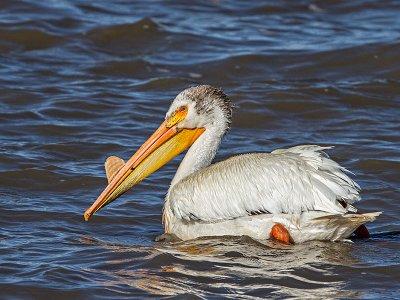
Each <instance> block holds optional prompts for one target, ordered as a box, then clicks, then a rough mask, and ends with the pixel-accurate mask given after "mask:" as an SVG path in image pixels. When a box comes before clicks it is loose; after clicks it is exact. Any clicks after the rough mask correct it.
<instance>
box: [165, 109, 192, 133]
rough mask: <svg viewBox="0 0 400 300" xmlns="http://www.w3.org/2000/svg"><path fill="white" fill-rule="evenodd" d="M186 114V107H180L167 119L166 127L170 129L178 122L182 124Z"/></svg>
mask: <svg viewBox="0 0 400 300" xmlns="http://www.w3.org/2000/svg"><path fill="white" fill-rule="evenodd" d="M187 113H188V107H187V106H186V105H183V106H180V107H179V108H177V109H176V110H175V111H174V112H173V113H172V114H171V116H170V117H169V118H168V119H167V127H168V128H169V127H172V126H174V125H176V124H178V123H179V122H182V121H183V120H184V119H185V118H186V115H187Z"/></svg>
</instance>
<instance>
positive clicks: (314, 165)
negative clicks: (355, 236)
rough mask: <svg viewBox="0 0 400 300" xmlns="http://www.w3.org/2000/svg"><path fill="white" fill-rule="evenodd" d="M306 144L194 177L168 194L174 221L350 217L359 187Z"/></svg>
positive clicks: (210, 169)
mask: <svg viewBox="0 0 400 300" xmlns="http://www.w3.org/2000/svg"><path fill="white" fill-rule="evenodd" d="M330 148H331V147H320V146H316V145H302V146H297V147H293V148H289V149H279V150H276V151H273V152H272V153H254V154H244V155H238V156H234V157H231V158H229V159H227V160H225V161H222V162H219V163H216V164H213V165H211V166H209V167H207V168H204V169H202V170H200V171H198V172H195V173H193V174H191V175H190V176H188V177H186V178H184V179H183V180H181V181H180V182H178V183H177V184H176V185H175V186H173V187H172V188H171V189H170V191H169V194H168V195H167V201H169V204H170V207H171V209H172V211H173V213H174V215H175V216H177V217H178V218H181V219H185V220H200V221H207V222H212V221H218V220H226V219H233V218H237V217H241V216H246V215H250V214H257V213H290V214H300V213H301V212H303V211H313V210H319V211H325V212H330V213H346V212H347V211H352V212H354V211H356V209H355V208H354V207H353V206H352V205H351V204H352V203H354V202H355V201H357V200H359V199H360V196H359V191H360V187H359V186H358V185H357V183H355V182H354V181H353V180H352V179H351V178H350V177H349V176H348V175H347V174H346V173H347V170H346V169H345V168H343V167H341V166H340V165H338V164H337V163H336V162H334V161H333V160H331V159H330V158H329V157H328V156H327V155H326V154H325V152H324V151H323V150H325V149H330Z"/></svg>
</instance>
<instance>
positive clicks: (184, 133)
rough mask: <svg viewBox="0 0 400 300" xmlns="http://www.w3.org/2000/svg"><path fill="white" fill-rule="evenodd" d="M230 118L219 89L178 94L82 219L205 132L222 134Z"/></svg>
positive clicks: (228, 105) (205, 87) (229, 107)
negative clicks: (149, 134)
mask: <svg viewBox="0 0 400 300" xmlns="http://www.w3.org/2000/svg"><path fill="white" fill-rule="evenodd" d="M231 117H232V105H231V102H230V101H229V99H228V97H227V96H226V95H225V94H224V92H223V91H222V90H220V89H217V88H214V87H212V86H209V85H200V86H197V87H192V88H188V89H186V90H184V91H183V92H181V93H179V94H178V96H176V98H175V99H174V101H173V102H172V104H171V106H170V108H169V110H168V112H167V114H166V117H165V120H164V122H163V123H162V124H161V125H160V127H159V128H158V129H157V130H156V131H155V132H154V133H153V134H152V135H151V136H150V138H149V139H148V140H147V141H146V142H145V143H144V144H143V145H142V146H141V147H140V148H139V149H138V150H137V151H136V153H135V154H134V155H133V156H132V157H131V158H130V159H129V160H128V161H127V162H126V164H125V165H124V166H123V167H122V168H121V169H120V170H119V171H118V172H117V174H116V175H115V176H114V177H113V179H112V180H111V182H110V183H109V184H108V186H107V187H106V188H105V189H104V191H103V192H102V193H101V194H100V196H99V197H98V198H97V200H96V201H95V202H94V203H93V204H92V206H90V207H89V208H88V209H87V210H86V212H85V214H84V217H85V220H86V221H87V220H89V218H90V217H91V216H92V215H93V214H94V213H95V212H96V211H98V210H100V209H101V208H103V207H104V206H106V205H107V204H109V203H111V202H112V201H113V200H115V199H116V198H118V197H119V196H121V195H122V194H123V193H125V192H126V191H127V190H129V189H130V188H131V187H133V186H134V185H136V184H138V183H139V182H140V181H142V180H143V179H145V178H146V177H148V176H149V175H150V174H152V173H154V172H155V171H157V170H158V169H159V168H161V167H162V166H164V165H165V164H166V163H168V162H169V161H170V160H171V159H173V158H174V157H175V156H177V155H179V154H180V153H182V152H183V151H185V150H186V149H188V148H189V147H190V146H191V145H192V144H193V143H194V142H195V141H196V140H197V139H198V138H199V137H200V136H201V135H202V134H203V133H204V132H205V131H206V130H213V129H214V130H217V133H218V132H219V134H221V135H222V134H224V133H225V132H226V131H227V129H228V128H229V126H230V123H231Z"/></svg>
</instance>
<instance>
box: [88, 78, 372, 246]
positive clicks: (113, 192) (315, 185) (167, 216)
mask: <svg viewBox="0 0 400 300" xmlns="http://www.w3.org/2000/svg"><path fill="white" fill-rule="evenodd" d="M231 117H232V105H231V102H230V100H229V99H228V97H227V96H226V95H225V94H224V92H223V91H222V90H220V89H217V88H214V87H212V86H208V85H201V86H197V87H191V88H188V89H186V90H184V91H183V92H181V93H180V94H179V95H178V96H176V98H175V99H174V101H173V102H172V104H171V106H170V108H169V110H168V112H167V114H166V118H165V121H164V122H163V123H162V124H161V126H160V127H159V128H158V129H157V130H156V131H155V132H154V133H153V135H152V136H151V137H150V138H149V139H148V140H147V141H146V142H145V143H144V144H143V145H142V146H141V147H140V148H139V150H137V152H136V153H135V154H134V155H133V156H132V157H131V158H130V159H129V160H128V161H127V162H126V163H125V162H124V161H123V160H122V159H120V158H118V157H115V156H112V157H109V158H108V159H107V160H106V163H105V167H106V173H107V177H108V181H109V183H108V185H107V187H106V188H105V189H104V191H103V192H102V193H101V194H100V196H99V197H98V198H97V200H96V201H95V202H94V203H93V204H92V206H91V207H90V208H88V209H87V210H86V212H85V214H84V217H85V220H86V221H87V220H88V219H89V218H90V217H91V216H92V215H93V214H94V213H95V212H96V211H98V210H99V209H101V208H102V207H104V206H105V205H107V204H109V203H110V202H112V201H113V200H115V199H116V198H118V197H119V196H121V195H122V194H123V193H125V192H126V191H127V190H129V189H130V188H131V187H132V186H134V185H136V184H137V183H139V182H140V181H142V180H143V179H144V178H146V177H148V176H149V175H150V174H152V173H153V172H155V171H157V170H158V169H159V168H161V167H162V166H163V165H165V164H166V163H167V162H169V161H170V160H171V159H172V158H174V157H175V156H177V155H178V154H180V153H181V152H183V151H185V150H186V149H188V148H189V150H188V151H187V153H186V155H185V157H184V158H183V160H182V162H181V164H180V166H179V168H178V170H177V172H176V174H175V176H174V178H173V180H172V182H171V185H170V188H169V190H168V193H167V195H166V198H165V203H164V211H163V218H162V219H163V224H164V229H165V234H164V235H163V236H164V237H168V236H169V235H171V236H176V237H178V238H180V239H183V240H187V239H194V238H197V237H202V236H222V235H234V236H235V235H236V236H237V235H247V236H250V237H252V238H254V239H257V240H265V239H267V238H275V239H277V240H279V241H281V242H283V243H301V242H305V241H309V240H330V241H337V240H343V239H347V238H348V237H349V236H350V235H351V234H352V233H353V232H355V231H357V232H358V234H359V235H362V236H367V235H368V231H367V229H366V227H365V226H364V225H363V224H364V223H366V222H368V221H373V220H375V218H376V217H377V216H378V215H379V214H380V213H365V214H357V213H356V212H357V210H356V208H355V207H354V206H353V205H352V204H353V203H354V202H356V201H358V200H359V199H360V196H359V191H360V187H359V186H358V185H357V183H355V182H354V181H353V180H352V179H351V178H350V177H349V176H347V175H346V174H345V173H346V169H345V168H343V167H341V166H340V165H338V164H337V163H336V162H334V161H333V160H331V159H330V158H329V157H328V156H327V155H326V154H325V153H324V152H323V150H325V149H329V148H331V147H320V146H316V145H303V146H297V147H292V148H289V149H279V150H275V151H273V152H271V153H251V154H243V155H237V156H233V157H231V158H229V159H227V160H225V161H222V162H218V163H215V164H211V162H212V160H213V158H214V156H215V154H216V152H217V150H218V147H219V144H220V142H221V139H222V137H223V136H224V134H225V133H226V132H227V130H228V129H229V126H230V123H231Z"/></svg>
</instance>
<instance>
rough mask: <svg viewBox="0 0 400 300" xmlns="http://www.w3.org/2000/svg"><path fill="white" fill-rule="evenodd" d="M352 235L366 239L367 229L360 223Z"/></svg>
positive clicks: (367, 235) (367, 236)
mask: <svg viewBox="0 0 400 300" xmlns="http://www.w3.org/2000/svg"><path fill="white" fill-rule="evenodd" d="M354 235H355V236H356V237H358V238H362V239H367V238H369V231H368V229H367V227H365V225H361V226H359V227H358V228H357V229H356V230H355V231H354Z"/></svg>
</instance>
